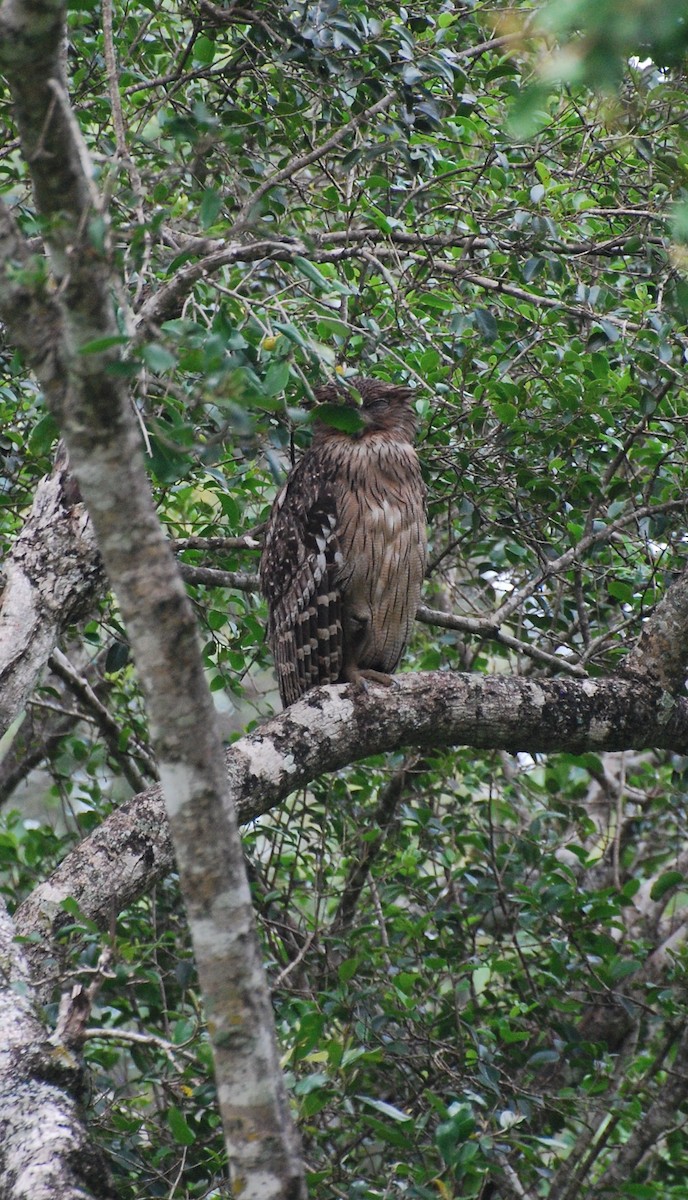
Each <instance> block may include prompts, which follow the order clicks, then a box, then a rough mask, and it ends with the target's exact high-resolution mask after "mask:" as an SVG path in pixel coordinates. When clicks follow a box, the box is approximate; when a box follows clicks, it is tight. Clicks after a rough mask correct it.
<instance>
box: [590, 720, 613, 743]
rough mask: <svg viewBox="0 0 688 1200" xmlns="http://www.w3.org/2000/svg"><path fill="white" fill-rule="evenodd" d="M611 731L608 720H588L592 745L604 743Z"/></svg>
mask: <svg viewBox="0 0 688 1200" xmlns="http://www.w3.org/2000/svg"><path fill="white" fill-rule="evenodd" d="M611 731H612V727H611V725H610V723H609V721H600V720H592V721H591V722H590V740H591V741H592V743H593V745H599V744H600V743H602V744H604V743H605V742H606V741H607V738H608V737H609V735H610V733H611Z"/></svg>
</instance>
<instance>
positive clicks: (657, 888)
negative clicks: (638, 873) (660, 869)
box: [650, 871, 685, 900]
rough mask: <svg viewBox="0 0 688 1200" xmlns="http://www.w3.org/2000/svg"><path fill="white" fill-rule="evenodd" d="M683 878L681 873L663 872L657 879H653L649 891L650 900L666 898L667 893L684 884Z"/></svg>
mask: <svg viewBox="0 0 688 1200" xmlns="http://www.w3.org/2000/svg"><path fill="white" fill-rule="evenodd" d="M684 879H685V876H684V875H683V873H682V872H681V871H664V873H663V874H662V875H660V876H659V878H658V879H655V881H654V883H653V884H652V887H651V889H650V899H651V900H661V899H662V897H663V896H666V894H667V892H670V891H672V890H673V889H674V888H677V887H679V886H680V885H681V884H682V883H683V882H684Z"/></svg>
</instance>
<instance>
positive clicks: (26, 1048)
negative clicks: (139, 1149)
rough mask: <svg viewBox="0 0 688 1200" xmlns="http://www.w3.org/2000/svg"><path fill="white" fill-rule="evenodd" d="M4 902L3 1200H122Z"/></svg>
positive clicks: (74, 1067)
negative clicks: (49, 1027) (40, 1010)
mask: <svg viewBox="0 0 688 1200" xmlns="http://www.w3.org/2000/svg"><path fill="white" fill-rule="evenodd" d="M14 937H15V931H14V928H13V925H12V922H11V921H10V918H9V917H8V915H7V911H6V909H5V906H4V903H3V902H2V901H0V964H1V965H2V967H1V970H0V1112H1V1113H2V1152H1V1153H0V1195H1V1196H2V1197H3V1200H26V1197H27V1196H30V1197H31V1200H58V1198H59V1200H115V1195H116V1193H115V1191H114V1188H113V1187H112V1185H111V1182H110V1176H109V1173H108V1169H107V1166H106V1164H105V1162H104V1160H103V1158H102V1156H101V1155H100V1153H99V1151H98V1150H96V1149H95V1147H94V1146H92V1145H90V1144H89V1141H88V1137H87V1134H86V1130H85V1129H84V1126H83V1124H82V1122H81V1117H80V1114H79V1106H78V1098H79V1096H80V1093H81V1088H82V1083H83V1081H82V1069H81V1067H80V1065H79V1063H78V1062H77V1060H76V1059H75V1058H74V1057H73V1055H72V1054H71V1053H69V1051H68V1050H66V1049H65V1048H64V1047H62V1046H60V1045H55V1044H53V1043H51V1042H49V1041H48V1035H47V1032H46V1030H45V1029H44V1027H43V1026H42V1025H41V1023H40V1022H39V1020H38V1019H37V1017H36V1013H35V1010H34V1005H33V997H32V994H31V992H32V990H31V983H30V980H29V971H28V966H27V963H26V960H25V958H24V956H23V954H22V953H21V951H20V949H19V947H18V945H17V943H16V941H15V940H14Z"/></svg>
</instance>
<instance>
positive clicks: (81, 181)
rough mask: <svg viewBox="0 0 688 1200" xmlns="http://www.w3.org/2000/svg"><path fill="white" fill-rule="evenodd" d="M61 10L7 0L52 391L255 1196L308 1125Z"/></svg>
mask: <svg viewBox="0 0 688 1200" xmlns="http://www.w3.org/2000/svg"><path fill="white" fill-rule="evenodd" d="M63 21H64V7H63V5H62V4H59V3H55V2H53V3H50V4H48V5H40V4H34V3H33V2H32V0H5V3H4V5H3V6H2V9H0V63H2V65H3V66H4V68H5V72H6V75H7V79H8V81H9V84H10V90H11V92H12V98H13V101H14V108H15V116H16V121H17V126H18V129H19V133H20V141H21V149H22V153H23V156H24V158H25V161H26V162H27V164H28V165H29V169H30V171H31V178H32V184H33V191H34V197H35V201H36V207H37V209H38V211H39V213H40V215H41V217H42V218H43V221H44V223H45V227H46V229H47V231H48V233H47V242H48V248H49V253H50V260H51V265H52V269H53V273H54V275H55V279H56V282H57V284H58V289H57V293H56V294H57V296H58V299H57V302H56V303H57V315H56V334H57V336H58V346H59V358H60V370H61V374H62V375H63V376H66V387H64V389H59V390H58V389H55V391H54V392H53V393H52V394H51V396H50V400H51V403H52V407H53V411H54V414H55V417H56V419H57V421H58V424H59V426H60V429H61V431H62V433H63V436H64V439H65V443H66V445H67V449H68V453H69V458H70V463H71V466H72V469H73V471H74V474H75V476H76V479H77V481H78V483H79V487H80V490H81V494H82V496H83V498H84V501H85V503H86V506H87V508H88V511H89V514H90V516H91V519H92V521H93V527H94V530H95V534H96V538H97V541H98V546H99V549H100V552H101V555H102V558H103V562H104V564H105V568H106V570H107V573H108V576H109V579H110V581H111V583H112V586H113V590H114V591H115V594H116V596H117V599H118V602H119V606H120V610H121V613H122V616H123V619H124V622H125V624H126V627H127V630H128V634H129V639H130V643H131V648H132V652H133V656H134V659H135V662H136V666H137V670H138V673H139V676H140V679H141V683H142V687H143V691H144V694H145V697H146V702H147V707H148V712H149V715H150V724H151V738H152V744H153V748H154V750H155V753H156V756H157V759H158V763H159V768H160V777H161V780H162V785H163V793H164V795H165V798H166V807H167V813H168V817H169V821H170V828H171V832H172V838H173V842H174V846H175V853H176V860H177V865H178V868H179V875H180V881H181V885H182V890H183V893H184V898H185V902H186V907H187V913H188V917H189V925H190V929H191V934H192V938H193V943H194V949H195V954H196V961H197V964H198V970H199V977H200V982H201V987H202V990H203V994H204V998H205V1004H206V1013H207V1018H208V1030H209V1033H210V1037H211V1040H212V1043H213V1048H214V1056H215V1067H216V1077H217V1088H218V1096H219V1101H220V1110H221V1114H222V1119H223V1126H224V1131H225V1140H226V1143H227V1149H228V1154H229V1158H230V1174H231V1177H232V1182H233V1186H234V1189H235V1192H236V1193H237V1194H241V1195H242V1197H243V1198H244V1200H271V1198H275V1200H287V1198H289V1200H292V1198H293V1200H296V1198H297V1197H298V1196H301V1195H303V1194H304V1185H303V1179H302V1168H301V1162H300V1154H299V1145H298V1138H297V1135H296V1133H295V1130H294V1127H293V1123H292V1120H291V1115H290V1111H289V1106H288V1102H287V1098H286V1092H285V1088H284V1083H283V1080H282V1076H281V1071H280V1067H279V1056H278V1051H277V1046H276V1041H275V1034H274V1024H273V1016H272V1008H271V1003H270V996H269V992H268V989H267V983H266V980H265V976H264V972H263V966H262V961H261V956H260V951H259V946H258V941H257V936H256V931H255V924H254V918H253V911H252V907H251V898H250V891H249V887H248V882H247V879H246V873H245V868H244V863H243V856H242V850H241V842H240V838H239V833H238V828H237V824H236V818H235V816H234V813H233V810H232V804H231V799H230V798H229V797H228V796H227V790H226V781H225V773H224V763H223V757H222V747H221V743H220V739H219V735H218V730H217V722H216V718H215V711H214V707H213V704H212V700H211V697H210V695H209V693H208V689H207V686H206V682H205V677H204V673H203V668H202V662H201V655H200V646H199V642H198V638H197V634H196V625H195V620H194V615H193V611H192V609H191V606H190V604H189V602H188V600H187V597H186V593H185V590H184V585H183V582H182V580H181V576H180V574H179V572H178V570H177V568H176V563H175V561H174V557H173V555H172V551H171V549H170V546H169V544H168V542H167V540H166V538H165V536H164V533H163V531H162V529H161V527H160V524H159V522H158V519H157V516H156V514H155V509H154V506H153V501H152V496H151V493H150V487H149V485H148V480H147V477H146V472H145V467H144V461H143V454H142V449H141V446H140V436H139V429H138V426H137V424H136V420H135V417H134V413H133V410H132V406H131V403H130V397H129V394H128V392H127V390H126V387H125V384H124V383H123V381H122V379H121V378H120V377H118V376H116V375H115V374H114V373H112V372H111V371H110V370H109V368H110V366H111V365H112V363H113V362H114V361H115V358H116V355H117V353H118V351H117V349H116V348H115V347H116V344H117V342H118V335H119V329H118V326H117V322H116V319H115V313H114V309H113V304H112V291H113V278H112V271H111V264H110V261H109V254H108V246H107V236H106V230H107V214H106V213H105V212H104V211H103V210H102V208H101V204H100V199H99V197H98V195H97V194H96V192H95V190H94V187H93V184H92V178H93V170H92V167H91V164H90V163H89V161H88V157H87V152H86V148H85V145H84V143H83V140H82V138H81V135H80V132H79V129H78V126H77V124H76V121H75V118H74V114H73V112H72V110H71V107H70V104H69V100H68V96H67V93H66V88H65V84H64V79H63V74H62V64H61V55H60V51H61V40H62V34H63ZM8 225H9V233H8V235H7V242H8V245H9V243H10V242H11V240H12V234H13V230H12V228H11V225H10V224H9V222H7V221H6V226H8ZM15 232H16V231H15ZM15 240H16V239H15ZM10 276H11V272H10V271H8V272H6V279H8V278H9V277H10ZM9 315H10V316H11V314H9ZM103 346H105V347H109V349H103Z"/></svg>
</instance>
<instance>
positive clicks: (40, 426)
mask: <svg viewBox="0 0 688 1200" xmlns="http://www.w3.org/2000/svg"><path fill="white" fill-rule="evenodd" d="M59 436H60V431H59V429H58V427H57V421H56V420H55V418H54V416H53V415H52V413H44V415H43V416H42V417H40V419H39V420H38V421H36V424H35V425H34V427H33V429H32V430H31V433H30V434H29V450H30V451H31V453H32V454H47V453H48V451H49V450H51V449H52V447H53V445H54V444H55V442H56V440H57V438H58V437H59Z"/></svg>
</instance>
